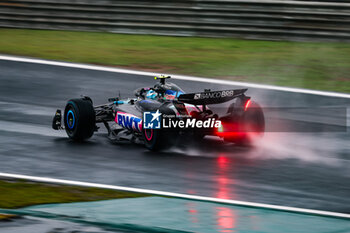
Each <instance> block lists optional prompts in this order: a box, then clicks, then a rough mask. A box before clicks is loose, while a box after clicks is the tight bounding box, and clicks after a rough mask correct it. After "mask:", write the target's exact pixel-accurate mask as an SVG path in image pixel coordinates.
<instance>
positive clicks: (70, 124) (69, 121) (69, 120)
mask: <svg viewBox="0 0 350 233" xmlns="http://www.w3.org/2000/svg"><path fill="white" fill-rule="evenodd" d="M66 119H67V126H68V128H69V129H73V128H74V126H75V116H74V112H73V111H72V110H69V111H68V112H67V117H66Z"/></svg>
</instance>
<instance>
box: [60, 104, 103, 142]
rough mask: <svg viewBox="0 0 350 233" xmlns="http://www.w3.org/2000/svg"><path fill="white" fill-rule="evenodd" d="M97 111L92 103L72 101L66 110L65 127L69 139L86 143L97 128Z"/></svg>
mask: <svg viewBox="0 0 350 233" xmlns="http://www.w3.org/2000/svg"><path fill="white" fill-rule="evenodd" d="M95 120H96V117H95V111H94V108H93V106H92V103H91V101H88V100H85V99H71V100H69V101H68V102H67V105H66V107H65V110H64V126H65V129H66V133H67V135H68V137H69V138H71V139H73V140H74V141H84V140H86V139H88V138H90V137H91V136H92V135H93V133H94V130H95V127H96V122H95Z"/></svg>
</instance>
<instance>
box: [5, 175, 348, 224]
mask: <svg viewBox="0 0 350 233" xmlns="http://www.w3.org/2000/svg"><path fill="white" fill-rule="evenodd" d="M0 177H6V178H15V179H24V180H30V181H37V182H46V183H54V184H65V185H76V186H84V187H94V188H104V189H113V190H120V191H129V192H136V193H145V194H153V195H161V196H167V197H175V198H184V199H190V200H196V201H207V202H215V203H221V204H231V205H239V206H245V207H254V208H264V209H272V210H278V211H288V212H295V213H302V214H312V215H320V216H327V217H337V218H346V219H350V214H344V213H336V212H329V211H321V210H311V209H302V208H295V207H287V206H278V205H269V204H261V203H254V202H246V201H236V200H226V199H220V198H213V197H203V196H196V195H188V194H180V193H172V192H164V191H157V190H150V189H140V188H130V187H123V186H115V185H107V184H98V183H89V182H81V181H72V180H62V179H54V178H47V177H37V176H27V175H20V174H11V173H1V172H0Z"/></svg>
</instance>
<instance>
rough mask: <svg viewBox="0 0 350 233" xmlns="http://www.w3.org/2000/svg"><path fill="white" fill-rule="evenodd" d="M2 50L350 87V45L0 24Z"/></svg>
mask: <svg viewBox="0 0 350 233" xmlns="http://www.w3.org/2000/svg"><path fill="white" fill-rule="evenodd" d="M0 53H5V54H13V55H24V56H31V57H37V58H45V59H54V60H64V61H70V62H81V63H93V64H101V65H108V66H117V67H124V68H132V69H139V70H147V71H155V72H159V73H174V74H185V75H196V76H204V77H213V78H221V79H230V80H236V81H245V82H255V83H264V84H274V85H280V86H292V87H301V88H309V89H318V90H328V91H339V92H350V66H349V64H350V44H349V43H321V42H283V41H258V40H239V39H218V38H196V37H170V36H148V35H122V34H111V33H97V32H96V33H94V32H70V31H47V30H22V29H0Z"/></svg>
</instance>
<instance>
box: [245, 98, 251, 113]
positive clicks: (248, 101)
mask: <svg viewBox="0 0 350 233" xmlns="http://www.w3.org/2000/svg"><path fill="white" fill-rule="evenodd" d="M249 105H250V99H249V100H247V102H245V105H244V111H247V109H248V107H249Z"/></svg>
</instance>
